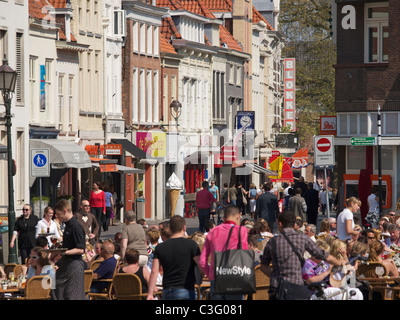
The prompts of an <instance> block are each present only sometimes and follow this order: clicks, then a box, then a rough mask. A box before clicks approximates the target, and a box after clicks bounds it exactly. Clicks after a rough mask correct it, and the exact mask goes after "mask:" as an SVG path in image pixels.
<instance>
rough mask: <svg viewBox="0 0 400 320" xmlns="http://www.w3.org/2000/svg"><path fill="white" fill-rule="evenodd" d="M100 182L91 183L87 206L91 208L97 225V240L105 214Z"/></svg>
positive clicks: (103, 196)
mask: <svg viewBox="0 0 400 320" xmlns="http://www.w3.org/2000/svg"><path fill="white" fill-rule="evenodd" d="M100 186H101V184H100V182H94V183H93V189H92V192H91V193H90V197H89V204H90V207H91V208H92V209H91V210H92V213H93V214H94V216H95V217H96V219H97V223H98V224H99V232H98V238H99V239H100V235H101V227H102V226H103V220H104V216H105V214H106V198H105V193H104V191H103V190H101V189H100Z"/></svg>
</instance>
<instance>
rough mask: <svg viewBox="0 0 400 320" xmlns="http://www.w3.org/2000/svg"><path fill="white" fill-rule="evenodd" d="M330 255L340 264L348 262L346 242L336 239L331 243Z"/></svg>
mask: <svg viewBox="0 0 400 320" xmlns="http://www.w3.org/2000/svg"><path fill="white" fill-rule="evenodd" d="M330 254H331V255H332V256H333V257H335V258H336V259H337V260H339V261H340V262H342V263H347V262H349V259H348V257H347V245H346V242H344V241H342V240H339V239H336V240H335V241H333V242H332V244H331V248H330Z"/></svg>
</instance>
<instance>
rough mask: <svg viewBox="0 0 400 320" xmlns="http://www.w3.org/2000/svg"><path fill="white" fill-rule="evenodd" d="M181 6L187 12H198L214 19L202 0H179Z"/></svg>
mask: <svg viewBox="0 0 400 320" xmlns="http://www.w3.org/2000/svg"><path fill="white" fill-rule="evenodd" d="M180 2H181V4H182V7H183V8H184V9H185V10H186V11H189V12H192V13H194V14H198V15H199V16H203V17H206V18H210V19H215V16H214V15H213V14H212V13H211V11H210V10H209V9H208V7H207V6H206V5H205V4H204V2H203V0H180Z"/></svg>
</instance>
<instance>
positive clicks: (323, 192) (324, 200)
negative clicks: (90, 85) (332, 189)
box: [319, 188, 328, 216]
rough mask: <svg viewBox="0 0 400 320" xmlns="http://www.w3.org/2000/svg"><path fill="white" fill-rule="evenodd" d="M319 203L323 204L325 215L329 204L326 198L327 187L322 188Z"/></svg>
mask: <svg viewBox="0 0 400 320" xmlns="http://www.w3.org/2000/svg"><path fill="white" fill-rule="evenodd" d="M319 203H320V205H321V214H322V215H323V216H324V215H325V210H326V206H327V204H328V202H327V200H326V190H325V188H322V190H321V191H320V192H319Z"/></svg>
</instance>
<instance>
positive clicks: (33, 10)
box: [29, 0, 56, 22]
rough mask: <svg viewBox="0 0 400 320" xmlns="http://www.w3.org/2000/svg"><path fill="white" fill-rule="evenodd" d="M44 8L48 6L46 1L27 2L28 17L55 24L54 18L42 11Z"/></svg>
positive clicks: (34, 0) (32, 0) (31, 0)
mask: <svg viewBox="0 0 400 320" xmlns="http://www.w3.org/2000/svg"><path fill="white" fill-rule="evenodd" d="M46 6H50V4H49V3H48V2H47V1H46V0H29V16H30V17H32V18H36V19H39V20H42V19H44V20H47V21H51V22H55V21H56V20H55V18H54V16H52V15H51V12H48V11H47V10H45V9H44V10H43V8H44V7H46Z"/></svg>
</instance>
